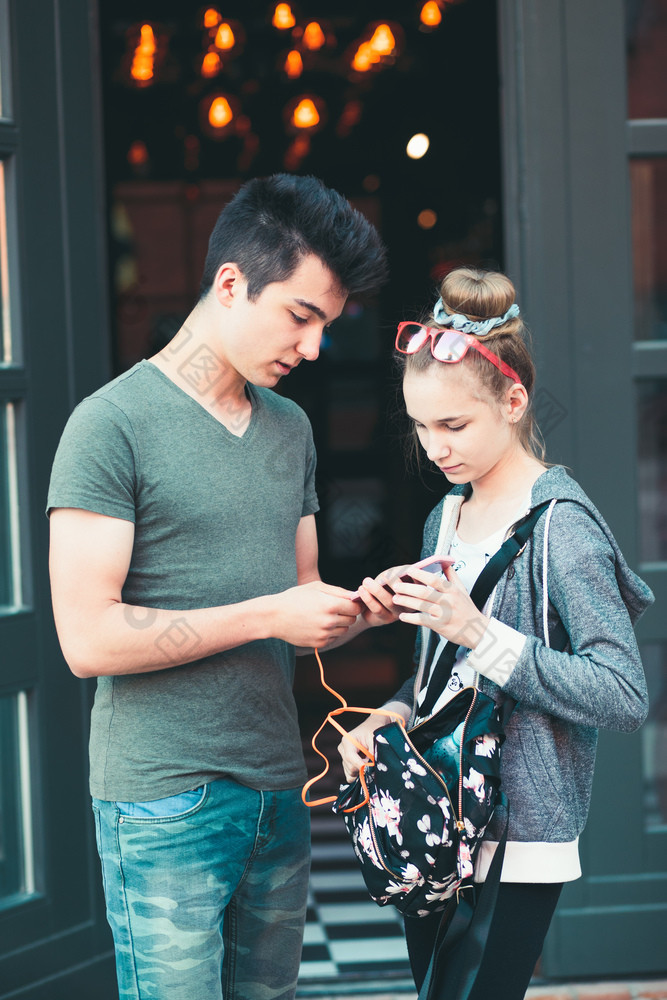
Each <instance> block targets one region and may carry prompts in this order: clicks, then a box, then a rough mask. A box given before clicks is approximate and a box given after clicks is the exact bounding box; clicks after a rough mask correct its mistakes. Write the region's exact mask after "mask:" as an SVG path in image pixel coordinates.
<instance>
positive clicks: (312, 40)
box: [303, 21, 326, 52]
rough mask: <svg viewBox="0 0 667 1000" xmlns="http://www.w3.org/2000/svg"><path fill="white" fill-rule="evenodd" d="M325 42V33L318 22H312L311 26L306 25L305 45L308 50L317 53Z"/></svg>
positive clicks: (304, 33)
mask: <svg viewBox="0 0 667 1000" xmlns="http://www.w3.org/2000/svg"><path fill="white" fill-rule="evenodd" d="M325 42H326V38H325V37H324V32H323V31H322V28H321V27H320V25H319V24H318V23H317V21H311V22H310V24H307V25H306V27H305V28H304V31H303V44H304V45H305V46H306V48H307V49H311V50H312V51H313V52H316V51H317V50H318V49H321V48H322V46H323V45H324V43H325Z"/></svg>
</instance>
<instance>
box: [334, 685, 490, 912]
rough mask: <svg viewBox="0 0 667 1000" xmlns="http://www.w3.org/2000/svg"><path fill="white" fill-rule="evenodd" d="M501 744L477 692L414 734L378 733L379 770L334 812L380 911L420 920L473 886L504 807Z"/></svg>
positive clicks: (386, 729)
mask: <svg viewBox="0 0 667 1000" xmlns="http://www.w3.org/2000/svg"><path fill="white" fill-rule="evenodd" d="M456 733H458V734H459V739H458V740H457V741H456V742H457V743H458V742H459V741H460V745H459V746H451V742H450V741H451V736H452V734H456ZM503 740H504V730H503V724H502V722H501V719H500V716H499V711H498V709H497V707H496V705H495V702H494V701H493V699H492V698H489V697H488V695H485V694H483V693H482V692H481V691H478V690H477V689H476V688H472V687H468V688H464V689H463V690H462V691H460V692H459V693H458V694H457V695H456V696H455V698H453V699H452V700H451V701H450V702H448V703H447V704H446V705H445V706H444V707H443V708H442V709H441V710H440V711H439V712H438V713H437V714H436V715H434V716H432V717H431V718H429V719H427V720H426V721H425V722H422V723H420V724H419V725H417V726H415V727H414V728H412V729H410V730H406V729H405V727H404V726H403V725H401V724H400V722H398V721H394V722H390V723H389V724H388V725H386V726H382V727H381V728H380V729H378V730H377V731H376V733H375V744H374V753H373V758H374V762H373V764H372V765H367V766H365V767H364V768H363V769H362V774H361V775H360V777H359V778H358V779H357V780H356V781H353V782H352V783H351V784H349V785H345V786H343V788H342V789H341V793H340V795H339V796H338V798H337V799H336V801H335V802H334V804H333V807H332V808H333V811H334V812H336V813H341V814H342V815H343V818H344V820H345V825H346V827H347V830H348V833H349V834H350V837H351V839H352V846H353V848H354V852H355V854H356V856H357V859H358V861H359V863H360V865H361V871H362V874H363V877H364V881H365V882H366V886H367V888H368V891H369V893H370V895H371V897H372V898H373V899H374V900H375V902H376V903H378V904H379V905H380V906H384V905H386V904H387V903H391V904H393V905H394V906H396V907H397V909H399V910H400V911H401V912H402V913H404V914H406V915H408V916H423V915H425V914H427V913H433V912H435V911H437V910H442V909H444V908H445V905H446V904H447V901H448V900H449V899H451V897H452V896H454V894H455V893H457V891H459V890H460V889H461V888H463V887H464V886H465V885H468V884H471V882H472V876H473V861H474V858H475V855H476V853H477V850H478V848H479V845H480V843H481V840H482V837H483V836H484V831H485V830H486V827H487V826H488V823H489V820H490V819H491V817H492V816H493V813H494V810H495V808H496V806H497V804H498V802H499V797H500V747H501V745H502V742H503ZM443 743H444V744H445V747H444V748H443ZM447 743H450V746H451V749H450V747H448V746H447ZM434 750H435V751H436V753H434ZM438 751H439V752H438ZM436 758H437V759H436Z"/></svg>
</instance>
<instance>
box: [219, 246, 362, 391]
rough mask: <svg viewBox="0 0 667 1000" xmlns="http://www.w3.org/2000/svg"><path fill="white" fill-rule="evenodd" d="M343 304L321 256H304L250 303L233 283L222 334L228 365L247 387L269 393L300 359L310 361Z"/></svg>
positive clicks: (240, 284) (243, 288)
mask: <svg viewBox="0 0 667 1000" xmlns="http://www.w3.org/2000/svg"><path fill="white" fill-rule="evenodd" d="M346 299H347V293H346V292H344V291H342V290H341V288H340V287H339V285H338V283H337V281H336V279H335V278H334V276H333V275H332V273H331V272H330V271H329V270H328V269H327V268H326V267H325V266H324V265H323V264H322V262H321V261H320V259H319V257H315V256H314V255H310V256H308V257H304V259H303V260H302V261H301V263H300V264H299V265H298V266H297V268H296V270H295V271H294V273H293V274H292V276H291V277H289V278H287V279H286V280H285V281H274V282H272V283H271V284H269V285H266V287H265V288H264V289H263V290H262V292H261V293H260V295H259V296H258V298H257V299H256V300H255V301H254V302H250V301H249V300H248V296H247V283H246V281H245V278H243V277H242V276H241V277H240V278H237V279H236V281H235V284H234V287H233V289H232V294H230V295H229V296H228V299H226V300H224V304H226V305H227V307H228V310H229V312H228V314H227V315H226V316H225V329H224V333H223V351H224V353H225V357H226V361H227V362H228V364H229V365H230V366H231V367H232V368H233V369H234V370H235V371H236V372H237V373H238V375H239V376H240V377H241V378H242V379H243V380H244V381H246V382H251V383H252V384H253V385H259V386H264V387H267V388H272V387H273V386H275V385H277V383H278V381H279V380H280V379H281V378H282V376H283V375H288V374H289V372H290V371H291V370H292V369H293V368H296V366H297V365H298V364H300V363H301V362H302V361H303V360H304V359H305V360H306V361H314V360H315V359H316V358H317V356H318V354H319V352H320V344H321V341H322V335H323V333H324V330H325V329H326V328H327V326H329V324H330V323H331V322H333V320H335V319H336V318H337V317H338V316H340V314H341V312H342V311H343V306H344V305H345V301H346Z"/></svg>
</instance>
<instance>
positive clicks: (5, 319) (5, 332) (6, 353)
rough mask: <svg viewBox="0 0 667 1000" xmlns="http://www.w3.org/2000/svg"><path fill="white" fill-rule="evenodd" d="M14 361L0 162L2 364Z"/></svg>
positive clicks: (0, 162) (5, 207)
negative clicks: (10, 327)
mask: <svg viewBox="0 0 667 1000" xmlns="http://www.w3.org/2000/svg"><path fill="white" fill-rule="evenodd" d="M11 360H12V345H11V338H10V329H9V265H8V261H7V202H6V191H5V165H4V163H3V162H2V161H1V160H0V364H2V363H3V362H4V363H5V364H8V363H9V362H10V361H11Z"/></svg>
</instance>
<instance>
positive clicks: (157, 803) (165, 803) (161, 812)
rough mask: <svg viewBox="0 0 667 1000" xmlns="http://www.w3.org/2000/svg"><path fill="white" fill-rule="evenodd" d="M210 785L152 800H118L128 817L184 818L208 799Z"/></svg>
mask: <svg viewBox="0 0 667 1000" xmlns="http://www.w3.org/2000/svg"><path fill="white" fill-rule="evenodd" d="M207 796H208V785H200V786H199V788H193V789H192V790H191V791H188V792H179V793H178V794H177V795H167V796H166V798H163V799H153V800H151V801H150V802H116V803H115V805H116V808H117V809H118V812H119V813H120V815H121V816H124V817H125V818H127V819H138V820H142V819H147V820H169V819H182V818H183V817H184V816H189V815H190V814H192V813H194V812H196V811H197V810H198V809H199V808H201V806H202V805H203V804H204V802H205V801H206V798H207Z"/></svg>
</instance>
